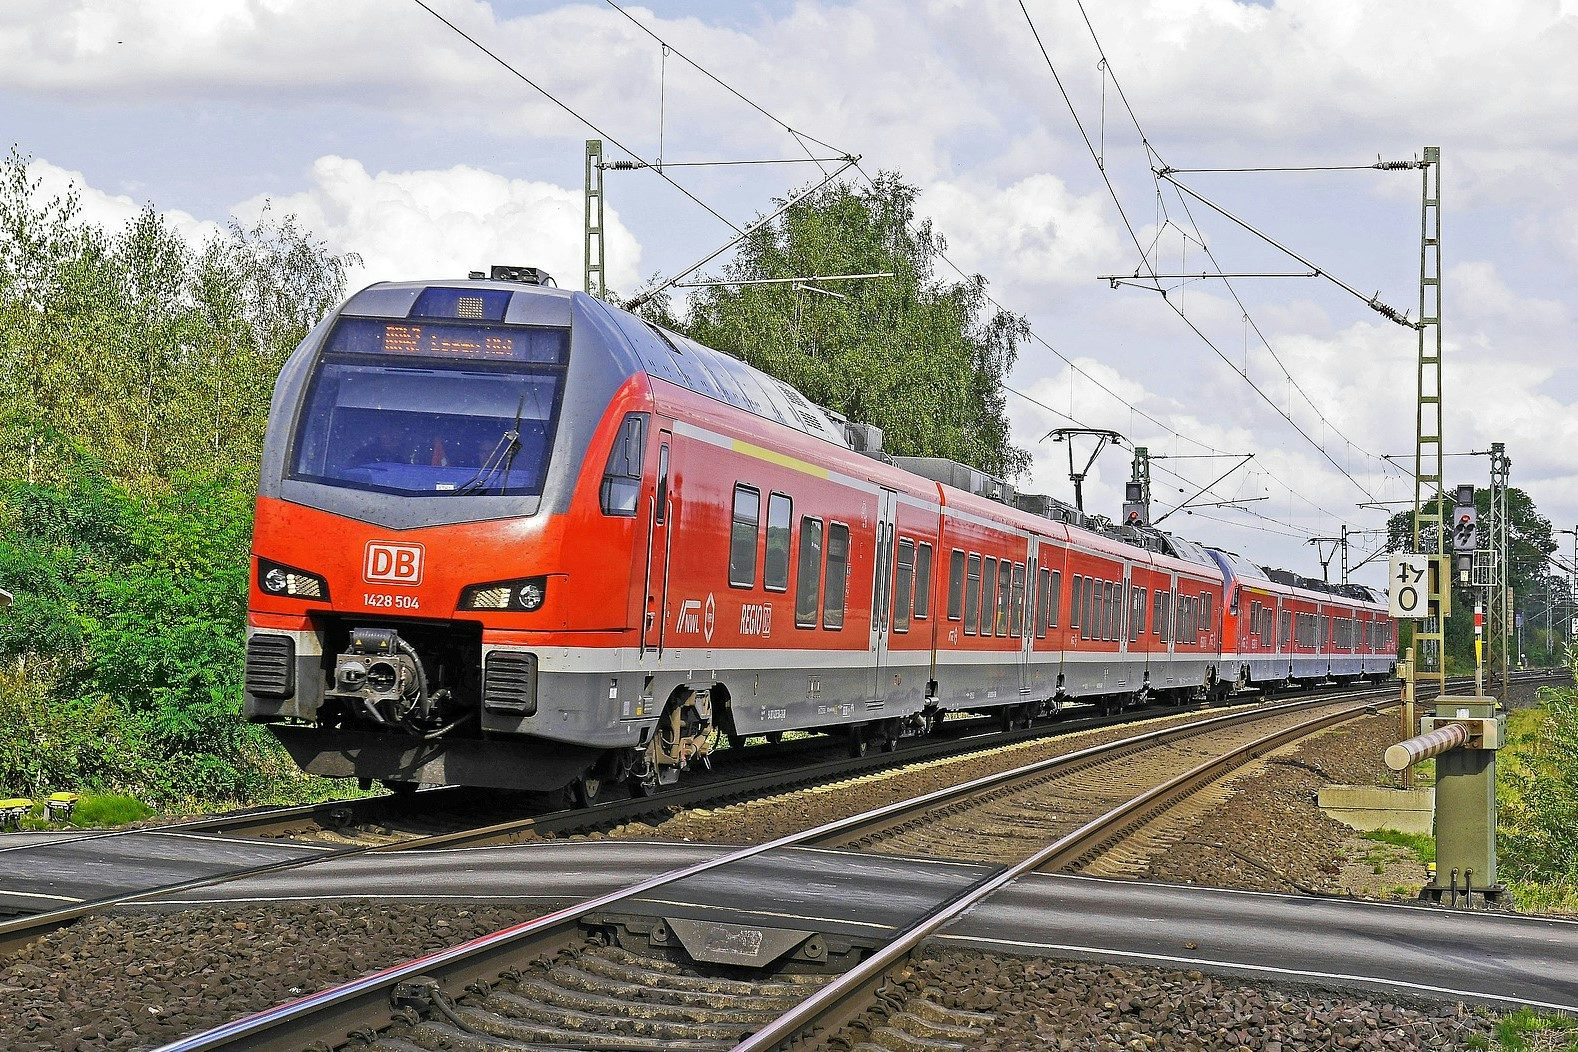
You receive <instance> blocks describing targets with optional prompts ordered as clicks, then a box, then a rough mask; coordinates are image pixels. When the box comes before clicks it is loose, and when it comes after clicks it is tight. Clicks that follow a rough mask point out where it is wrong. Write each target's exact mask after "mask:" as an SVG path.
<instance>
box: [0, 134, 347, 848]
mask: <svg viewBox="0 0 1578 1052" xmlns="http://www.w3.org/2000/svg"><path fill="white" fill-rule="evenodd" d="M351 262H352V260H351V259H350V258H348V257H343V256H335V255H333V254H331V253H329V252H328V251H326V249H325V248H324V246H323V245H322V243H321V242H319V241H318V240H316V239H315V238H313V237H312V236H311V235H310V234H308V233H306V232H304V231H302V230H301V229H300V228H299V227H298V226H297V225H296V223H295V221H294V220H293V219H290V218H283V219H281V218H278V217H275V216H273V215H271V214H269V213H267V212H265V213H264V215H263V216H262V217H261V218H260V219H259V220H258V221H257V222H255V223H253V224H251V225H246V226H244V225H242V224H240V223H233V224H232V225H231V226H230V227H229V228H228V229H227V230H225V231H223V232H220V233H216V234H214V235H213V236H211V237H209V238H208V239H207V240H206V241H205V242H203V243H202V244H201V245H199V246H195V247H194V246H193V245H192V244H191V243H189V242H188V241H187V240H185V239H184V238H182V237H181V236H180V235H179V234H178V232H177V231H176V230H175V229H174V228H173V227H172V226H171V225H170V224H169V223H168V222H166V221H165V220H164V219H163V218H162V217H161V215H160V214H159V212H157V211H156V210H155V209H154V208H152V207H151V206H150V207H147V208H145V209H144V210H143V211H142V212H141V213H140V214H139V215H137V216H136V217H135V218H134V219H133V220H132V221H131V222H130V223H129V224H128V225H127V226H126V227H125V229H124V230H122V231H120V232H118V233H110V232H108V231H105V230H104V229H101V228H100V227H98V226H96V225H95V224H93V223H90V222H88V221H86V220H85V219H84V218H83V217H82V215H81V211H80V206H79V203H78V201H77V199H76V198H75V196H73V195H69V194H68V195H66V196H64V197H56V198H50V197H48V196H47V195H45V194H43V193H42V191H41V188H40V186H39V184H38V182H37V181H36V180H35V179H32V178H31V177H30V176H29V173H28V167H27V163H26V158H24V157H23V156H21V155H20V154H19V153H17V152H15V151H13V152H12V153H11V154H10V156H8V157H7V158H5V159H4V160H3V161H0V587H3V588H5V589H6V590H7V591H10V592H12V593H14V595H15V600H14V604H13V605H12V606H11V607H10V609H8V610H4V611H0V795H6V796H13V795H16V796H28V797H32V798H35V799H36V798H37V797H38V796H40V795H42V794H47V793H49V792H52V791H56V790H72V791H76V792H81V793H85V794H90V795H89V796H88V797H87V798H86V799H84V801H83V802H82V804H81V805H80V808H79V815H78V817H79V820H80V819H83V818H92V817H94V816H98V817H99V818H100V819H102V820H115V819H121V820H126V819H130V818H136V817H140V815H141V811H140V809H139V807H138V804H137V801H146V802H148V803H151V804H154V805H156V806H160V807H172V808H182V809H185V808H192V807H217V806H223V805H225V804H233V803H240V802H262V801H270V800H284V799H301V798H310V797H313V796H317V795H322V794H324V793H325V792H329V791H333V787H332V786H330V785H329V784H328V783H322V782H319V781H317V780H315V779H307V778H304V777H302V776H300V775H299V774H297V773H296V771H295V769H294V767H293V766H292V765H291V764H290V763H289V762H288V759H287V758H286V757H285V756H284V755H283V753H282V752H281V751H280V750H279V749H278V748H277V747H276V746H275V745H274V743H273V741H272V740H271V739H270V737H269V736H268V734H267V733H266V732H264V731H261V730H259V729H257V728H253V727H249V726H247V725H246V724H244V723H243V722H242V721H241V720H240V718H239V704H240V690H241V669H242V663H241V659H242V639H243V629H244V618H245V608H246V577H247V573H248V549H249V547H250V534H251V518H252V493H253V490H254V487H255V484H256V477H255V468H254V465H255V464H256V462H257V459H258V454H259V449H260V444H261V439H262V433H263V424H264V420H265V418H266V416H267V412H268V402H269V393H270V389H271V386H272V384H273V379H274V376H275V374H276V373H277V372H278V369H279V366H280V364H281V362H283V360H284V358H285V357H286V355H288V354H289V353H290V351H291V349H292V348H293V347H294V346H295V345H296V343H297V342H299V341H300V340H301V338H302V337H303V336H304V335H305V334H306V332H307V331H308V329H309V328H310V327H311V325H313V324H315V323H316V322H317V320H318V319H319V318H321V317H322V316H323V314H324V312H326V311H327V310H328V309H329V308H330V307H331V306H333V305H334V304H335V303H336V302H337V301H339V300H340V299H341V298H342V297H343V296H344V292H345V268H346V267H347V266H348V265H349V264H350V263H351ZM116 794H125V795H126V796H129V797H132V798H134V799H132V800H131V801H129V802H126V801H122V802H116V801H115V800H114V799H113V797H114V796H115V795H116Z"/></svg>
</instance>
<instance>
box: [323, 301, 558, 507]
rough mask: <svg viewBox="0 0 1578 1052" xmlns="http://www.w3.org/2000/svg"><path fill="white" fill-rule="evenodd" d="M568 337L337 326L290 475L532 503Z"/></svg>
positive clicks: (543, 469) (542, 471)
mask: <svg viewBox="0 0 1578 1052" xmlns="http://www.w3.org/2000/svg"><path fill="white" fill-rule="evenodd" d="M569 337H570V334H569V332H568V331H567V330H560V329H504V328H494V327H483V326H463V325H442V326H440V325H422V326H414V325H410V324H405V323H401V324H389V323H385V322H372V321H367V320H363V319H346V320H345V321H343V322H341V324H340V326H338V327H337V329H336V331H335V332H334V334H333V335H331V337H330V339H329V342H328V344H327V345H326V346H325V348H324V352H323V355H322V357H321V358H320V359H319V361H318V365H317V370H316V372H315V373H314V375H313V378H312V382H311V386H310V388H309V390H308V394H307V398H306V402H305V405H304V407H303V411H302V415H301V419H300V421H299V423H298V426H297V430H296V441H295V448H294V453H293V460H292V463H293V471H292V477H294V478H297V479H302V480H304V481H309V482H318V483H323V484H326V485H332V486H343V487H347V488H351V489H366V490H375V491H378V492H383V493H398V494H409V495H423V496H433V495H438V494H444V495H454V496H482V495H491V496H498V495H512V496H514V495H532V496H535V495H540V494H541V493H542V487H543V479H544V477H545V475H546V473H547V468H548V458H549V454H550V453H551V452H552V449H553V438H554V433H555V430H556V427H555V425H556V424H557V422H558V416H559V404H560V400H561V396H562V393H563V387H564V372H565V360H566V358H567V357H568V350H569V342H570V341H569Z"/></svg>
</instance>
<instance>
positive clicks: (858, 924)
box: [632, 895, 898, 931]
mask: <svg viewBox="0 0 1578 1052" xmlns="http://www.w3.org/2000/svg"><path fill="white" fill-rule="evenodd" d="M632 901H634V902H648V903H651V904H652V905H654V906H680V907H683V908H685V909H698V908H699V909H704V910H710V911H712V912H714V913H738V914H743V915H745V916H748V917H777V918H778V919H780V920H792V921H810V922H812V923H814V924H847V925H849V926H850V927H853V928H872V929H875V930H876V931H898V929H897V928H895V927H894V926H893V925H891V924H873V923H871V922H870V921H852V920H834V919H833V918H831V917H808V916H806V915H805V914H802V913H776V912H774V911H772V910H759V909H756V908H754V907H746V906H726V905H712V906H709V905H708V904H706V903H704V902H676V901H674V900H673V899H653V898H648V897H647V896H645V895H643V896H641V897H640V898H637V899H633V900H632Z"/></svg>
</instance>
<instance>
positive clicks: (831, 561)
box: [822, 522, 849, 628]
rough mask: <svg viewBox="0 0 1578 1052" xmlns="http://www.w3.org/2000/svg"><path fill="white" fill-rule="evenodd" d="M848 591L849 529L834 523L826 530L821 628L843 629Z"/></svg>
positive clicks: (841, 524) (839, 523)
mask: <svg viewBox="0 0 1578 1052" xmlns="http://www.w3.org/2000/svg"><path fill="white" fill-rule="evenodd" d="M848 590H849V527H848V526H845V525H844V524H843V523H841V522H835V523H833V524H831V525H830V526H828V528H827V583H826V585H824V586H823V589H822V593H823V594H822V627H823V628H843V627H844V598H845V595H846V593H847V592H848Z"/></svg>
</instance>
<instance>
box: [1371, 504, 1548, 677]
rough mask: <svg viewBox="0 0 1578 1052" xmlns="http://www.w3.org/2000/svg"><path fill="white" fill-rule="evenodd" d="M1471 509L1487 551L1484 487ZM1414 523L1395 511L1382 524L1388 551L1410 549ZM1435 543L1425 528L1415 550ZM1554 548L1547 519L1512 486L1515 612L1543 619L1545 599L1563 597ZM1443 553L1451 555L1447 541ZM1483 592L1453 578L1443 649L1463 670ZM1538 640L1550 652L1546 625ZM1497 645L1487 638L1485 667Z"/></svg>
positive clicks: (1510, 579) (1510, 575)
mask: <svg viewBox="0 0 1578 1052" xmlns="http://www.w3.org/2000/svg"><path fill="white" fill-rule="evenodd" d="M1474 505H1475V514H1476V518H1477V520H1478V524H1479V539H1478V542H1477V543H1478V544H1479V546H1480V547H1489V545H1490V537H1489V533H1488V529H1489V523H1490V490H1489V489H1487V488H1483V487H1481V488H1478V489H1476V490H1475V492H1474ZM1445 507H1446V508H1447V510H1448V512H1449V513H1450V510H1451V508H1452V507H1453V499H1452V495H1451V494H1447V495H1446V496H1445ZM1413 523H1414V513H1413V511H1412V510H1408V511H1400V512H1398V513H1397V514H1395V515H1393V516H1392V517H1391V518H1390V519H1388V520H1387V523H1386V536H1387V541H1386V546H1387V550H1389V551H1408V550H1410V549H1412V547H1413V530H1414V525H1413ZM1435 544H1436V535H1435V532H1434V531H1433V530H1427V531H1426V532H1425V534H1424V535H1423V536H1421V537H1420V547H1421V548H1422V549H1423V550H1424V551H1434V550H1435ZM1556 549H1557V543H1556V539H1555V535H1554V533H1553V531H1552V528H1551V521H1550V520H1549V519H1547V518H1545V516H1543V515H1541V514H1540V513H1539V510H1538V509H1537V508H1536V507H1535V504H1534V500H1533V498H1531V497H1530V496H1529V495H1528V493H1526V492H1525V491H1523V490H1521V489H1518V488H1517V487H1516V486H1509V487H1507V584H1508V587H1510V588H1511V589H1512V592H1513V596H1514V599H1515V601H1516V604H1517V607H1518V609H1520V610H1523V611H1525V612H1530V613H1532V611H1533V609H1534V607H1535V605H1538V606H1539V608H1540V611H1541V617H1542V619H1544V610H1545V607H1546V599H1547V597H1549V598H1550V599H1553V600H1558V599H1560V600H1566V599H1567V593H1568V586H1567V583H1566V582H1565V581H1564V580H1562V579H1561V578H1559V577H1553V576H1552V573H1551V571H1552V570H1554V569H1555V568H1556V567H1555V566H1554V565H1553V564H1552V563H1551V561H1550V558H1549V557H1550V556H1551V555H1553V554H1554V553H1555V551H1556ZM1447 550H1448V551H1451V544H1450V539H1449V542H1448V545H1447ZM1483 594H1484V592H1483V589H1479V588H1472V587H1468V586H1465V585H1463V584H1461V583H1459V582H1458V581H1457V579H1456V577H1455V575H1454V581H1453V590H1452V613H1451V615H1450V616H1449V617H1448V618H1447V623H1446V631H1445V635H1446V648H1447V656H1448V658H1449V660H1451V661H1453V662H1455V663H1456V664H1458V665H1459V666H1460V667H1462V668H1465V669H1472V668H1473V663H1474V600H1475V597H1476V595H1477V596H1480V597H1483ZM1553 617H1554V615H1553ZM1539 642H1540V644H1541V646H1542V648H1543V649H1542V652H1544V651H1545V650H1549V649H1550V643H1551V637H1550V635H1549V631H1548V626H1547V628H1546V634H1545V635H1543V636H1541V637H1540V638H1539ZM1399 643H1400V644H1401V645H1403V646H1406V645H1407V640H1406V639H1405V638H1402V637H1399ZM1499 647H1500V641H1499V640H1495V639H1490V638H1487V639H1486V644H1485V662H1486V664H1487V666H1488V665H1490V664H1492V663H1499V661H1500V650H1499Z"/></svg>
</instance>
